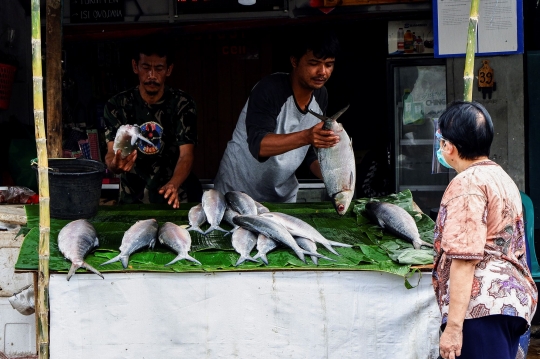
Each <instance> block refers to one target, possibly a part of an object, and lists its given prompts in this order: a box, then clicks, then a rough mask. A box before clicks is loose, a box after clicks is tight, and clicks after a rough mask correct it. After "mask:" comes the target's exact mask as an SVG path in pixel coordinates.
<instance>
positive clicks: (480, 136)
mask: <svg viewBox="0 0 540 359" xmlns="http://www.w3.org/2000/svg"><path fill="white" fill-rule="evenodd" d="M439 129H440V131H441V135H442V136H443V137H444V138H446V139H447V140H448V141H450V142H451V143H453V144H454V145H455V146H456V147H457V149H458V153H459V157H460V158H462V159H465V160H474V159H477V158H478V157H482V156H489V151H490V148H491V143H492V142H493V134H494V130H493V121H492V120H491V116H490V115H489V113H488V112H487V110H486V108H485V107H484V106H482V105H481V104H479V103H478V102H468V101H455V102H453V103H451V104H450V105H449V106H448V108H447V109H446V110H445V111H444V112H443V113H442V114H441V116H440V117H439Z"/></svg>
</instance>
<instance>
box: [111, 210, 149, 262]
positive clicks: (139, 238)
mask: <svg viewBox="0 0 540 359" xmlns="http://www.w3.org/2000/svg"><path fill="white" fill-rule="evenodd" d="M157 233H158V223H157V221H156V220H155V219H145V220H141V221H137V222H136V223H135V224H134V225H132V226H131V227H129V229H128V230H127V231H126V232H125V233H124V237H122V244H121V245H120V254H119V255H117V256H116V257H114V258H112V259H110V260H108V261H106V262H105V263H102V264H101V265H102V266H103V265H105V264H110V263H114V262H118V261H120V262H122V266H123V267H124V268H127V266H128V262H129V256H130V255H131V254H132V253H133V252H135V251H136V250H138V249H140V248H142V247H146V246H148V247H149V248H154V245H155V244H156V237H157Z"/></svg>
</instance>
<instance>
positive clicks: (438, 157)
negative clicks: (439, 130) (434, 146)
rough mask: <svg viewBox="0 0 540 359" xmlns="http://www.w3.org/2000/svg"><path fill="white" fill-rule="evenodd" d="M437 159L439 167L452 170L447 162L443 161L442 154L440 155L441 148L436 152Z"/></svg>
mask: <svg viewBox="0 0 540 359" xmlns="http://www.w3.org/2000/svg"><path fill="white" fill-rule="evenodd" d="M437 159H438V160H439V163H440V164H441V165H443V166H444V167H446V168H451V169H453V167H452V166H450V165H449V164H448V162H446V160H445V159H444V157H443V154H442V148H439V149H438V150H437Z"/></svg>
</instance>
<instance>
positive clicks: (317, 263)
mask: <svg viewBox="0 0 540 359" xmlns="http://www.w3.org/2000/svg"><path fill="white" fill-rule="evenodd" d="M311 260H312V261H313V264H315V265H316V266H318V265H319V258H317V257H315V256H311Z"/></svg>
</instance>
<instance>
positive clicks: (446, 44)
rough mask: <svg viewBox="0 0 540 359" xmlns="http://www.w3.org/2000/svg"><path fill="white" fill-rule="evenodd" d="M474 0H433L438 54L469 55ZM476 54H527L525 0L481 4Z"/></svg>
mask: <svg viewBox="0 0 540 359" xmlns="http://www.w3.org/2000/svg"><path fill="white" fill-rule="evenodd" d="M470 11H471V0H433V22H434V32H435V57H461V56H465V49H466V47H467V31H468V29H469V17H470ZM475 52H476V55H482V56H488V55H502V54H521V53H523V4H522V0H483V1H480V3H479V7H478V30H477V32H476V51H475Z"/></svg>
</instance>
